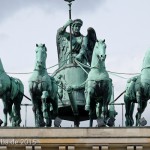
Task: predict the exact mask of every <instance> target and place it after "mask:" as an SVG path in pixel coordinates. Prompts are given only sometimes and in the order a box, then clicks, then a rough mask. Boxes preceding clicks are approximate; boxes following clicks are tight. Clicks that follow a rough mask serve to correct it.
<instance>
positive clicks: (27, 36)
mask: <svg viewBox="0 0 150 150" xmlns="http://www.w3.org/2000/svg"><path fill="white" fill-rule="evenodd" d="M149 6H150V1H149V0H143V1H141V0H113V1H112V0H94V1H93V0H75V1H74V2H73V5H72V18H73V19H76V18H80V19H82V20H83V22H84V23H83V27H82V28H81V32H82V34H83V35H86V34H87V33H86V31H87V28H88V27H90V26H91V27H93V28H94V29H95V30H96V33H97V37H98V39H106V44H107V50H106V51H107V60H106V68H107V70H110V71H115V72H129V73H137V72H140V69H141V64H142V59H143V56H144V54H145V51H146V50H147V49H148V48H149V47H150V41H149V39H150V30H149V28H150V20H149V18H150V9H149ZM67 20H68V5H67V3H66V2H65V1H63V0H25V1H24V0H0V57H1V59H2V62H3V65H4V68H5V70H6V72H32V71H33V68H34V60H35V44H36V43H45V44H46V46H47V49H48V57H47V67H50V66H52V65H55V64H57V49H56V41H55V39H56V32H57V29H58V28H59V27H61V26H63V25H64V23H65V22H66V21H67ZM56 69H57V68H53V69H50V70H48V71H49V72H54V70H56ZM10 75H11V76H14V77H18V78H20V79H21V80H22V81H23V83H24V85H25V94H26V95H28V96H29V92H28V79H29V77H30V75H12V74H10ZM124 77H126V78H129V77H130V76H124ZM111 78H112V79H113V84H114V88H115V97H117V96H118V95H119V94H120V93H121V92H122V91H124V90H125V86H126V79H123V78H119V77H116V76H113V75H111ZM117 102H119V103H120V102H123V97H121V98H120V99H119V100H118V101H117ZM22 103H28V101H27V100H26V99H24V100H23V102H22ZM0 106H1V108H2V107H3V105H2V102H0ZM116 109H117V110H118V111H119V115H118V116H117V123H116V125H117V126H118V125H121V108H120V106H118V107H116ZM148 109H149V105H148V107H147V109H146V110H145V113H144V114H143V116H144V117H145V118H146V119H147V120H148V119H149V117H148V112H149V111H148ZM28 112H29V113H28V117H29V119H28V125H31V126H33V125H34V123H33V121H32V120H33V116H32V111H31V110H30V109H29V111H28ZM22 114H23V117H22V120H23V122H22V125H23V124H24V109H23V108H22ZM0 118H3V114H2V109H1V110H0ZM148 123H149V124H150V120H148Z"/></svg>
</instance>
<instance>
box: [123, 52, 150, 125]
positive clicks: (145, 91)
mask: <svg viewBox="0 0 150 150" xmlns="http://www.w3.org/2000/svg"><path fill="white" fill-rule="evenodd" d="M149 99H150V49H149V50H148V51H147V52H146V54H145V57H144V60H143V65H142V70H141V74H140V75H138V76H135V77H133V78H131V79H129V80H128V82H127V88H126V92H125V95H124V102H125V108H126V113H125V117H126V122H125V124H126V126H133V124H134V120H133V111H134V105H135V103H137V104H138V107H137V113H136V126H139V125H140V119H141V115H142V113H143V112H144V110H145V108H146V106H147V101H148V100H149Z"/></svg>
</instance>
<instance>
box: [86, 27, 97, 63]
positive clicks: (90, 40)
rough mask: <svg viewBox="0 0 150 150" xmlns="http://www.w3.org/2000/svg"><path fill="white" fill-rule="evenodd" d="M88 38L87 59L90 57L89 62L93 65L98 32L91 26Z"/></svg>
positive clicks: (88, 30)
mask: <svg viewBox="0 0 150 150" xmlns="http://www.w3.org/2000/svg"><path fill="white" fill-rule="evenodd" d="M87 40H88V41H87V47H88V51H87V59H88V63H89V64H90V65H91V61H92V54H93V50H94V46H95V43H96V41H97V37H96V32H95V30H94V29H93V28H92V27H89V28H88V29H87Z"/></svg>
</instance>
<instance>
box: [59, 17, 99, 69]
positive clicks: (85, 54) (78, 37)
mask: <svg viewBox="0 0 150 150" xmlns="http://www.w3.org/2000/svg"><path fill="white" fill-rule="evenodd" d="M82 24H83V21H82V20H81V19H75V20H71V19H69V20H68V21H67V23H66V24H65V25H64V26H63V27H61V28H60V29H58V31H57V36H56V42H57V50H58V60H59V67H62V66H63V65H65V64H68V63H70V62H69V57H72V59H73V60H74V59H77V60H78V61H80V62H82V63H84V64H87V62H88V63H89V64H90V63H91V57H92V52H93V48H94V45H95V42H96V40H97V38H96V33H95V30H94V29H93V28H88V30H87V31H88V34H87V36H83V35H82V34H81V33H80V28H81V26H82ZM70 25H71V29H72V34H71V37H72V38H71V40H72V41H70V33H68V32H66V28H67V27H68V26H70ZM70 42H71V43H72V44H71V45H72V50H71V54H70Z"/></svg>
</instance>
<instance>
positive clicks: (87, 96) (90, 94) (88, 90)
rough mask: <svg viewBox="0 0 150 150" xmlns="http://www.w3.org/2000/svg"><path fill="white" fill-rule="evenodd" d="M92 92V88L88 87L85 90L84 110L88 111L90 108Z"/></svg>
mask: <svg viewBox="0 0 150 150" xmlns="http://www.w3.org/2000/svg"><path fill="white" fill-rule="evenodd" d="M93 93H94V88H92V87H88V89H87V91H86V92H85V95H86V104H85V110H86V111H89V110H90V103H91V98H92V95H93Z"/></svg>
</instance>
